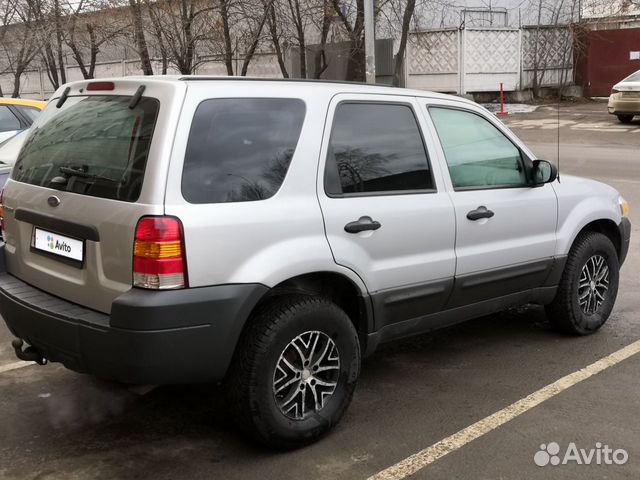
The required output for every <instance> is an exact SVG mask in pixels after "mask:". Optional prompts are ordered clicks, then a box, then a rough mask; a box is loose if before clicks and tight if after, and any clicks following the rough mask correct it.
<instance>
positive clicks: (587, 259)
mask: <svg viewBox="0 0 640 480" xmlns="http://www.w3.org/2000/svg"><path fill="white" fill-rule="evenodd" d="M619 269H620V264H619V262H618V254H617V253H616V249H615V247H614V246H613V243H612V242H611V240H609V238H608V237H607V236H606V235H603V234H602V233H597V232H583V233H581V234H580V235H578V238H576V241H575V242H574V244H573V246H572V247H571V250H570V252H569V256H568V258H567V264H566V265H565V269H564V272H563V274H562V278H561V280H560V285H559V286H558V292H557V293H556V296H555V298H554V300H553V302H552V303H551V304H549V305H547V307H546V311H547V316H548V317H549V320H550V322H551V323H552V325H554V326H555V327H556V328H557V329H558V330H560V331H563V332H565V333H569V334H573V335H588V334H590V333H594V332H595V331H597V330H598V329H599V328H600V327H602V325H604V323H605V322H606V321H607V319H608V318H609V314H610V313H611V310H612V309H613V305H614V303H615V301H616V296H617V294H618V282H619V277H620V275H619Z"/></svg>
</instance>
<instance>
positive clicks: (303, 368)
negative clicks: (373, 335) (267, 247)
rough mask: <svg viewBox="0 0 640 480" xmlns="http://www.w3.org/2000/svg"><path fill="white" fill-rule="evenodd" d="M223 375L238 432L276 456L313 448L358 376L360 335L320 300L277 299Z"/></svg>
mask: <svg viewBox="0 0 640 480" xmlns="http://www.w3.org/2000/svg"><path fill="white" fill-rule="evenodd" d="M250 321H251V324H250V325H249V327H248V328H247V330H246V331H245V332H244V334H243V336H242V339H241V341H240V343H239V345H238V350H237V352H236V355H235V358H234V361H233V364H232V366H231V368H230V371H229V374H228V375H227V380H226V387H227V395H228V399H229V404H230V408H231V409H232V410H233V411H234V413H235V416H236V418H237V419H238V421H239V424H240V427H241V428H242V429H243V430H244V431H245V432H246V433H248V434H249V435H250V436H251V437H252V438H254V439H256V440H258V441H259V442H261V443H263V444H265V445H267V446H270V447H273V448H279V449H290V448H297V447H301V446H304V445H307V444H309V443H312V442H314V441H316V440H318V439H319V438H320V437H322V436H323V435H324V434H325V433H327V432H328V431H329V430H330V429H331V428H332V427H333V426H335V425H336V424H337V423H338V421H339V420H340V418H341V417H342V415H343V414H344V412H345V411H346V409H347V407H348V406H349V403H350V402H351V398H352V396H353V392H354V389H355V386H356V381H357V379H358V375H359V372H360V346H359V341H358V335H357V333H356V331H355V328H354V327H353V324H352V323H351V320H350V319H349V317H348V316H347V315H346V314H345V313H344V312H343V311H342V310H341V309H340V308H339V307H338V306H337V305H335V304H334V303H332V302H331V301H330V300H328V299H325V298H318V297H311V296H303V295H295V296H286V297H279V298H275V299H273V300H272V301H270V302H268V303H267V304H265V305H263V306H262V307H260V308H259V309H258V311H256V312H255V314H254V315H253V317H252V318H251V319H250Z"/></svg>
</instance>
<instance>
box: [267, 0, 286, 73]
mask: <svg viewBox="0 0 640 480" xmlns="http://www.w3.org/2000/svg"><path fill="white" fill-rule="evenodd" d="M263 3H264V8H265V11H266V10H268V13H267V24H268V26H269V33H270V34H271V42H272V43H273V49H274V50H275V53H276V60H277V61H278V66H279V67H280V73H282V76H283V77H284V78H289V72H287V66H286V64H285V61H284V53H283V48H282V44H281V42H282V37H283V34H282V29H281V28H279V25H278V24H279V16H280V15H278V14H277V13H276V6H279V4H278V3H277V2H275V1H268V0H263ZM278 13H279V12H278Z"/></svg>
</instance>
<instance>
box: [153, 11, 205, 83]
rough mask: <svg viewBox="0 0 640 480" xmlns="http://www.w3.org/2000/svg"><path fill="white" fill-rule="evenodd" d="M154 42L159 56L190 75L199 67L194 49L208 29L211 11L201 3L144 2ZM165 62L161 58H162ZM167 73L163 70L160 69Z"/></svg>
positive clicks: (195, 49)
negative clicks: (157, 47)
mask: <svg viewBox="0 0 640 480" xmlns="http://www.w3.org/2000/svg"><path fill="white" fill-rule="evenodd" d="M144 2H145V5H146V7H147V11H148V13H149V18H150V22H149V23H151V26H152V34H153V36H154V40H156V41H157V42H158V45H159V48H160V51H161V53H162V54H163V56H164V55H167V58H168V61H169V62H170V63H172V64H173V65H175V67H176V68H177V69H178V71H179V72H180V73H183V74H191V73H193V72H194V70H195V69H196V67H197V66H198V63H199V60H198V58H197V49H198V45H199V44H200V42H202V41H203V39H204V38H205V37H206V35H207V33H208V32H207V29H208V28H209V25H208V22H207V21H206V20H207V19H206V16H207V15H208V14H209V13H211V12H212V11H213V7H212V6H210V4H209V3H207V2H203V1H201V0H172V1H168V0H167V1H151V0H144ZM163 60H164V59H163ZM163 70H164V71H165V72H166V68H164V67H163Z"/></svg>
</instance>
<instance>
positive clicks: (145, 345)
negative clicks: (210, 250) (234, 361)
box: [0, 247, 268, 384]
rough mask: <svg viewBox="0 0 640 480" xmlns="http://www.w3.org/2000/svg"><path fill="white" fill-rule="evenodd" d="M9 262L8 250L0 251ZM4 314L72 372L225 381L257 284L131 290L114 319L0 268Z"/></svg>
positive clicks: (138, 379)
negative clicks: (160, 290)
mask: <svg viewBox="0 0 640 480" xmlns="http://www.w3.org/2000/svg"><path fill="white" fill-rule="evenodd" d="M0 258H1V259H2V260H1V261H2V263H4V247H0ZM0 267H2V268H0V314H2V317H3V318H4V320H5V322H6V324H7V326H8V327H9V329H10V330H11V332H12V333H13V334H14V335H15V336H16V337H19V338H22V339H24V340H25V341H26V342H27V343H29V344H30V345H32V346H34V347H35V348H36V349H37V350H38V351H39V352H41V353H42V354H43V355H44V357H45V358H47V359H48V360H49V361H53V362H61V363H63V364H64V365H65V366H66V367H67V368H69V369H71V370H75V371H77V372H81V373H90V374H92V375H96V376H98V377H101V378H106V379H111V380H116V381H120V382H125V383H133V384H178V383H196V382H215V381H219V380H221V379H222V378H223V377H224V375H225V373H226V371H227V368H228V366H229V364H230V362H231V357H232V356H233V352H234V349H235V346H236V343H237V340H238V338H239V336H240V332H241V330H242V327H243V326H244V323H245V321H246V319H247V317H248V316H249V313H250V312H251V310H252V309H253V307H254V306H255V305H256V304H257V302H258V301H259V299H260V298H261V297H262V295H264V293H266V292H267V290H268V289H267V287H265V286H264V285H260V284H243V285H220V286H215V287H203V288H192V289H185V290H174V291H165V292H153V291H146V290H139V289H132V290H130V291H128V292H126V293H124V294H123V295H121V296H120V297H118V298H117V299H116V300H115V301H114V303H113V306H112V311H111V316H109V315H105V314H103V313H99V312H95V311H93V310H89V309H86V308H84V307H81V306H79V305H76V304H73V303H70V302H67V301H65V300H61V299H59V298H57V297H54V296H52V295H49V294H48V293H46V292H43V291H42V290H39V289H36V288H34V287H31V286H30V285H28V284H26V283H24V282H22V281H21V280H19V279H17V278H16V277H13V276H12V275H10V274H8V273H6V272H5V269H4V265H3V264H2V265H0Z"/></svg>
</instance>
